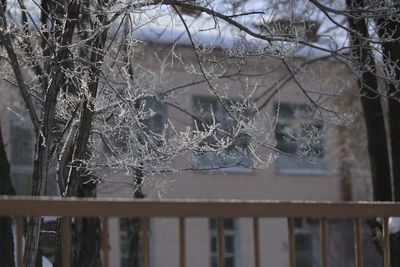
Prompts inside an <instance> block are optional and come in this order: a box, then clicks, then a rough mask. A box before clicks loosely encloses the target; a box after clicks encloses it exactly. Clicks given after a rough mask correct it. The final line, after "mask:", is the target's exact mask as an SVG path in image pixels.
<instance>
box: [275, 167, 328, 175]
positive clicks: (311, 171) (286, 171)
mask: <svg viewBox="0 0 400 267" xmlns="http://www.w3.org/2000/svg"><path fill="white" fill-rule="evenodd" d="M275 173H277V174H278V175H293V176H296V175H297V176H306V175H309V176H310V175H311V176H328V175H329V174H330V173H329V171H328V170H327V169H301V168H298V169H278V168H275Z"/></svg>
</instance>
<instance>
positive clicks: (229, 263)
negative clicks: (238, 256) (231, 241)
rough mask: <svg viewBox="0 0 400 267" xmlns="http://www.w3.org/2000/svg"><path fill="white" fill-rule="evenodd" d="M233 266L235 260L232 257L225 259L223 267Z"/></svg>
mask: <svg viewBox="0 0 400 267" xmlns="http://www.w3.org/2000/svg"><path fill="white" fill-rule="evenodd" d="M234 266H235V259H234V258H233V257H226V258H225V267H234Z"/></svg>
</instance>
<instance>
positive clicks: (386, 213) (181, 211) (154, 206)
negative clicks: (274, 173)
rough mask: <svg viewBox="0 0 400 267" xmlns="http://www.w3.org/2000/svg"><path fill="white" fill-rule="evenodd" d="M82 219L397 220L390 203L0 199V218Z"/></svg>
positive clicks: (399, 208) (398, 211)
mask: <svg viewBox="0 0 400 267" xmlns="http://www.w3.org/2000/svg"><path fill="white" fill-rule="evenodd" d="M49 215H52V216H82V217H222V218H223V217H225V218H229V217H282V218H283V217H290V218H296V217H309V218H327V219H329V218H368V217H391V216H399V217H400V204H397V203H390V202H343V203H341V202H278V201H242V200H240V201H239V200H215V201H211V200H187V199H181V200H180V199H175V200H137V199H135V200H133V199H127V198H125V199H122V198H87V199H78V198H57V197H0V216H49Z"/></svg>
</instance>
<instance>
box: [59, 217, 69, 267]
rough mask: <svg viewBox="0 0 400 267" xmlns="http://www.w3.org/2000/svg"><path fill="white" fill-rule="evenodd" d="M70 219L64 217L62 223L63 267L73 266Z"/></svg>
mask: <svg viewBox="0 0 400 267" xmlns="http://www.w3.org/2000/svg"><path fill="white" fill-rule="evenodd" d="M70 219H71V218H70V217H63V218H62V222H61V227H62V234H61V258H62V264H61V265H62V267H70V266H71V223H70Z"/></svg>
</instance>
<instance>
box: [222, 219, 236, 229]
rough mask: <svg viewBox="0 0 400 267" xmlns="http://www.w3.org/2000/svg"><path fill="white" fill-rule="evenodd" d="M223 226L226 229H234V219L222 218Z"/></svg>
mask: <svg viewBox="0 0 400 267" xmlns="http://www.w3.org/2000/svg"><path fill="white" fill-rule="evenodd" d="M224 228H225V229H226V230H233V229H235V220H234V219H224Z"/></svg>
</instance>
